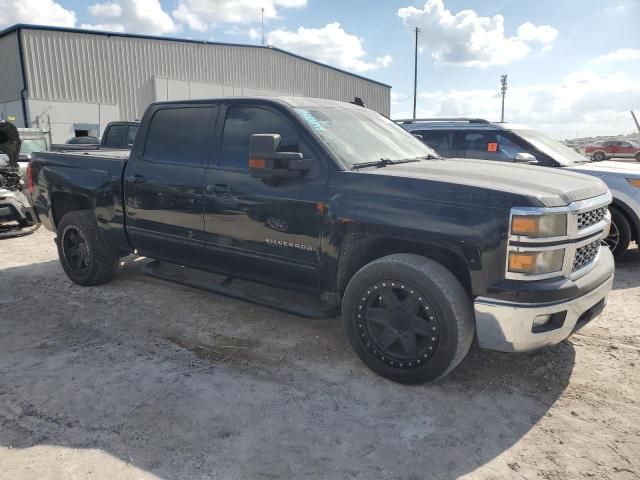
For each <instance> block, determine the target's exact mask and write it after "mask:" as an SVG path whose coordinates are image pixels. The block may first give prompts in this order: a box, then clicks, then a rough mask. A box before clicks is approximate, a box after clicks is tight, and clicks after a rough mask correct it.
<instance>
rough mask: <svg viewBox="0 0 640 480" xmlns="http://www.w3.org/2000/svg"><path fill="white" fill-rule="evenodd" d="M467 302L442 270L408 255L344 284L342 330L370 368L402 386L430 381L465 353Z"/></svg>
mask: <svg viewBox="0 0 640 480" xmlns="http://www.w3.org/2000/svg"><path fill="white" fill-rule="evenodd" d="M473 318H474V317H473V310H472V308H471V301H470V299H469V297H468V295H467V293H466V291H465V289H464V288H463V286H462V285H461V284H460V282H459V281H458V280H457V279H456V277H455V276H454V275H453V274H452V273H451V272H450V271H449V270H447V269H446V268H445V267H443V266H442V265H440V264H439V263H437V262H434V261H433V260H430V259H428V258H425V257H422V256H420V255H413V254H395V255H390V256H388V257H383V258H380V259H378V260H375V261H374V262H372V263H370V264H368V265H365V266H364V267H363V268H362V269H360V270H359V271H358V272H357V273H356V274H355V275H354V277H353V278H352V279H351V281H350V282H349V285H348V286H347V289H346V291H345V296H344V300H343V305H342V320H343V323H344V327H345V330H346V333H347V336H348V338H349V341H350V343H351V346H352V347H353V349H354V351H355V352H356V354H357V355H358V356H359V357H360V359H361V360H362V361H363V362H364V363H365V365H367V366H368V367H369V368H370V369H371V370H373V371H374V372H376V373H377V374H379V375H381V376H383V377H386V378H388V379H390V380H393V381H396V382H401V383H425V382H432V381H435V380H437V379H439V378H441V377H443V376H445V375H446V374H447V373H449V372H450V371H451V370H452V369H453V368H455V367H456V366H457V365H458V364H459V363H460V361H461V360H462V359H463V358H464V356H465V355H466V354H467V352H468V351H469V347H470V346H471V341H472V339H473V331H474V320H473Z"/></svg>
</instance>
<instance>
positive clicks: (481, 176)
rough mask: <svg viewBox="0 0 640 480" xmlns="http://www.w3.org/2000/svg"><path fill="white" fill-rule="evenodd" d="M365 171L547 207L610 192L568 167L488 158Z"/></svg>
mask: <svg viewBox="0 0 640 480" xmlns="http://www.w3.org/2000/svg"><path fill="white" fill-rule="evenodd" d="M360 172H362V173H367V174H376V175H389V176H400V177H411V178H416V179H423V180H429V181H436V182H447V183H451V184H459V185H467V186H471V187H477V188H483V189H486V190H496V191H501V192H507V193H513V194H517V195H526V196H529V197H532V198H534V199H536V200H537V201H538V202H539V203H540V204H541V205H542V206H545V207H564V206H567V205H568V204H570V203H571V202H575V201H578V200H585V199H587V198H592V197H597V196H599V195H603V194H605V193H607V191H608V188H607V186H606V185H605V184H604V183H603V182H602V181H601V180H599V179H597V178H595V177H589V176H587V175H582V174H579V173H574V172H571V171H567V170H565V169H552V168H541V167H538V166H532V165H520V164H513V163H505V162H490V161H487V160H470V159H458V158H455V159H447V160H426V161H422V162H412V163H402V164H398V165H389V166H387V167H384V168H366V169H362V170H360Z"/></svg>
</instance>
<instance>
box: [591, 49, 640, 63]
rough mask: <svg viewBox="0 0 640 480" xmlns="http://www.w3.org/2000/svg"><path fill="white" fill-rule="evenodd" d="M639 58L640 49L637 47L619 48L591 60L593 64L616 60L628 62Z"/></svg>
mask: <svg viewBox="0 0 640 480" xmlns="http://www.w3.org/2000/svg"><path fill="white" fill-rule="evenodd" d="M634 60H635V61H637V60H640V49H637V48H621V49H619V50H616V51H614V52H610V53H607V54H606V55H600V56H599V57H596V58H594V59H593V60H591V62H590V63H591V64H593V65H609V64H611V63H617V62H630V61H634Z"/></svg>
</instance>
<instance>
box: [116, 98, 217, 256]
mask: <svg viewBox="0 0 640 480" xmlns="http://www.w3.org/2000/svg"><path fill="white" fill-rule="evenodd" d="M217 109H218V107H217V106H212V105H182V106H181V105H171V106H170V107H156V110H155V112H150V114H149V117H150V118H151V120H150V123H149V125H148V128H147V130H146V138H145V141H144V145H143V147H142V148H136V149H134V150H133V151H132V155H131V158H130V160H129V162H128V164H127V167H126V171H125V179H124V188H125V202H126V208H127V220H126V226H127V232H128V234H129V239H130V241H131V243H132V245H133V247H134V248H136V249H138V251H139V252H140V254H142V255H146V256H150V257H154V258H163V259H167V260H172V261H179V262H185V263H192V261H196V262H197V259H198V257H199V255H201V253H202V246H203V238H204V218H203V208H204V199H203V192H204V182H205V171H206V168H205V165H206V159H207V158H208V151H209V149H210V143H211V141H212V138H213V135H212V133H213V131H214V124H215V117H216V114H217Z"/></svg>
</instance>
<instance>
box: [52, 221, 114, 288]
mask: <svg viewBox="0 0 640 480" xmlns="http://www.w3.org/2000/svg"><path fill="white" fill-rule="evenodd" d="M57 233H58V238H57V244H58V256H59V257H60V263H61V264H62V268H63V269H64V271H65V273H66V274H67V276H68V277H69V278H70V279H71V280H72V281H73V282H74V283H77V284H78V285H98V284H100V283H105V282H108V281H109V280H112V279H113V277H115V275H116V272H117V270H118V261H119V258H118V256H117V255H115V254H113V252H111V251H110V250H109V248H108V247H107V245H106V244H105V243H104V241H103V240H102V238H101V237H100V232H99V231H98V225H97V224H96V219H95V217H94V214H93V212H92V211H85V210H81V211H76V212H69V213H67V214H66V215H65V216H64V217H62V220H61V221H60V223H59V224H58V232H57Z"/></svg>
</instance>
